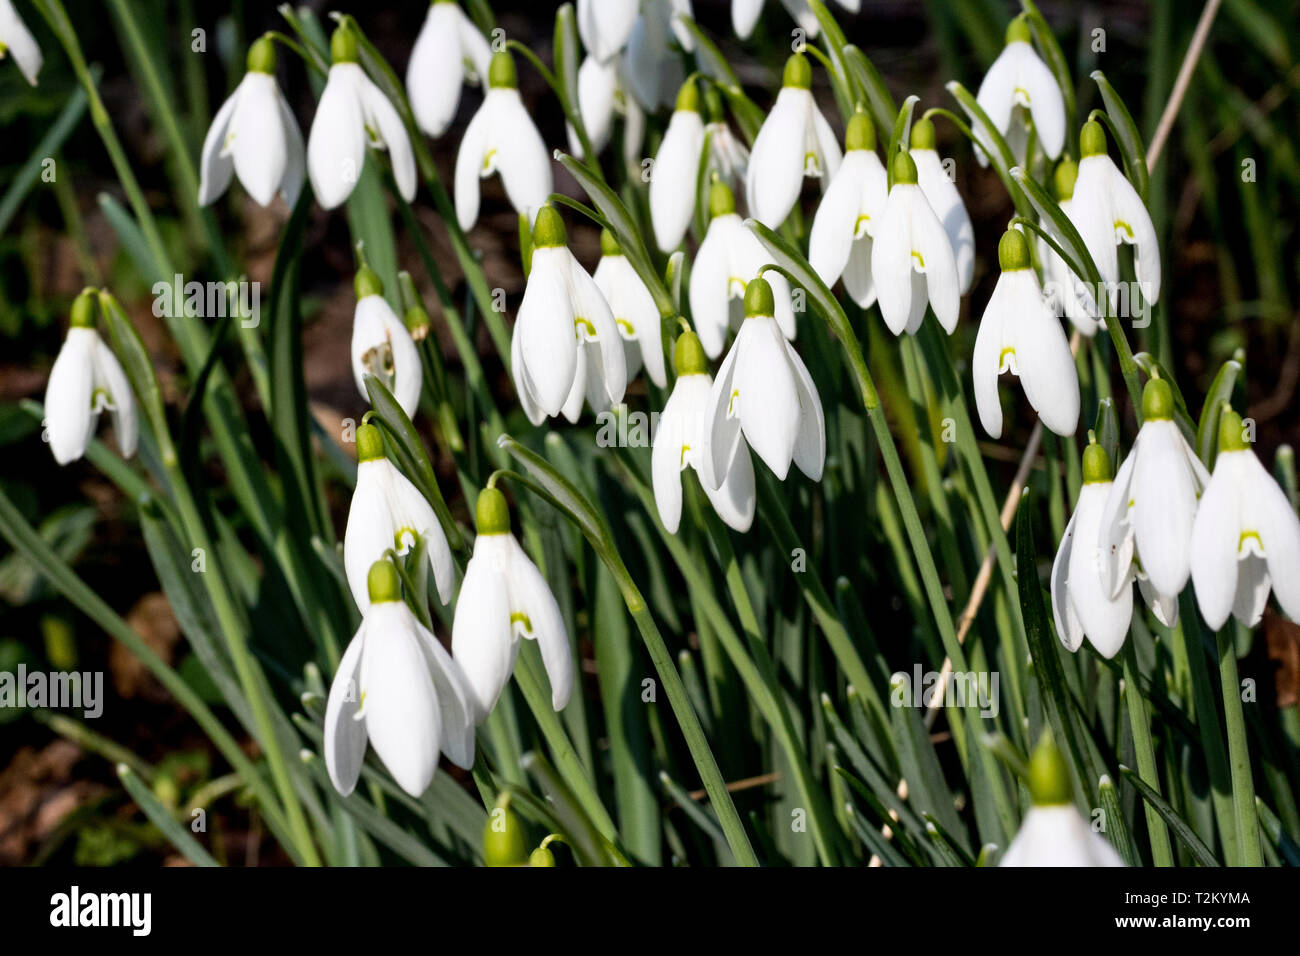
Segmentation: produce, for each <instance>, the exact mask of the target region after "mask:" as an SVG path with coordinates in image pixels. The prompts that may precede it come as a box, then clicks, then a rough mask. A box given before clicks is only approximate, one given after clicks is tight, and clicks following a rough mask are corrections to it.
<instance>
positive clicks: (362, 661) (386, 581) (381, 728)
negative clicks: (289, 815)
mask: <svg viewBox="0 0 1300 956" xmlns="http://www.w3.org/2000/svg"><path fill="white" fill-rule="evenodd" d="M366 582H367V583H366V591H367V595H366V596H367V598H368V599H369V600H368V601H367V603H366V606H365V607H366V610H365V614H364V616H363V617H362V620H361V626H360V627H359V628H357V633H356V636H355V637H353V638H352V641H351V642H350V643H349V644H348V646H347V650H345V651H344V652H343V658H342V659H341V660H340V661H339V669H338V673H336V674H335V675H334V683H333V684H332V685H330V694H329V699H328V701H327V702H326V704H325V731H324V744H325V769H326V770H328V771H329V777H330V783H332V784H334V789H335V790H337V791H338V792H339V793H340V794H342V795H343V796H345V797H346V796H347V795H348V794H350V793H351V792H352V791H353V789H354V788H355V787H356V785H357V780H358V779H359V778H360V776H361V764H362V761H363V760H364V758H365V755H366V743H367V742H369V743H370V744H371V745H372V746H373V747H374V748H375V753H376V754H378V755H379V759H380V760H382V761H383V763H384V766H385V767H386V768H388V772H389V773H390V774H392V777H393V779H394V780H396V781H397V784H398V786H400V787H401V788H402V789H403V790H405V791H406V792H407V793H409V794H410V795H411V796H413V797H419V796H420V795H421V794H423V793H424V791H425V790H427V789H428V787H429V783H430V782H431V781H432V780H433V775H434V772H435V771H436V770H437V769H438V752H439V751H441V752H442V753H444V754H446V756H447V759H448V760H450V761H451V762H452V763H454V764H455V765H456V766H458V767H461V768H463V769H466V770H468V769H469V768H470V767H471V766H473V764H474V717H475V711H474V701H473V697H472V695H471V691H470V686H469V682H468V681H467V680H466V679H465V675H464V674H463V673H462V672H461V669H460V665H459V664H457V663H456V662H455V661H454V660H453V659H452V656H451V655H450V654H448V653H447V651H446V649H445V648H444V647H443V646H442V644H441V643H440V642H439V641H438V639H437V638H436V637H434V636H433V635H432V634H431V633H429V631H428V629H426V628H425V627H424V625H423V624H421V623H420V622H419V621H418V620H417V619H416V617H415V615H414V614H412V613H411V609H410V608H408V607H407V606H406V604H405V603H404V602H403V601H402V585H401V579H400V578H399V577H398V574H397V569H396V568H395V567H394V566H393V565H392V563H391V562H389V561H376V562H375V563H374V565H373V566H371V568H370V570H369V572H368V574H367V575H366Z"/></svg>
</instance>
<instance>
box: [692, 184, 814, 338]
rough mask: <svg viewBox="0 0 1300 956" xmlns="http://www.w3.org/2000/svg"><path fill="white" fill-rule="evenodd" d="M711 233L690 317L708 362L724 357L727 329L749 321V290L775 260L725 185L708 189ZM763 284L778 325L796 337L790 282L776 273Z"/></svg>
mask: <svg viewBox="0 0 1300 956" xmlns="http://www.w3.org/2000/svg"><path fill="white" fill-rule="evenodd" d="M709 214H710V216H712V218H711V219H710V221H709V230H708V232H707V233H705V236H704V241H703V242H702V243H700V250H699V252H698V253H697V254H696V256H695V265H694V267H693V268H692V269H691V284H690V292H689V295H690V303H691V315H692V317H693V318H694V319H695V326H696V328H697V329H698V331H699V335H700V341H701V342H703V343H704V351H705V352H707V353H708V355H709V358H717V357H718V356H719V355H721V354H722V346H723V343H724V342H725V341H726V338H727V329H729V328H738V327H739V326H740V322H741V320H742V319H743V318H744V317H745V311H744V298H745V289H746V287H747V286H748V285H749V283H750V282H751V281H752V280H753V279H755V278H756V277H757V276H758V272H759V270H760V269H762V268H763V266H765V265H767V263H768V262H769V261H770V260H771V258H772V257H771V256H769V255H768V254H767V250H765V249H764V248H763V244H762V243H761V242H759V241H758V237H757V236H755V235H754V234H753V233H752V232H750V230H749V229H747V228H746V227H745V223H744V221H743V220H742V219H741V218H740V216H738V215H737V214H736V199H735V196H733V195H732V192H731V190H730V189H728V188H727V186H726V184H725V183H722V182H714V183H713V184H712V185H711V186H710V187H709ZM763 281H764V282H766V283H767V284H768V285H769V286H770V287H771V289H772V294H773V296H774V297H775V299H776V323H777V325H779V326H780V327H781V332H782V334H784V335H785V337H786V338H787V339H793V338H794V337H795V322H794V304H793V300H792V298H791V295H790V283H789V282H788V281H787V280H786V278H785V276H783V275H781V274H780V273H777V272H771V273H768V274H767V275H766V276H764V278H763Z"/></svg>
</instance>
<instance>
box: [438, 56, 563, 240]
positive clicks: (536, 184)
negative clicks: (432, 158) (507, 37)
mask: <svg viewBox="0 0 1300 956" xmlns="http://www.w3.org/2000/svg"><path fill="white" fill-rule="evenodd" d="M493 173H500V174H501V184H502V185H503V186H505V190H506V196H507V197H509V199H510V204H511V205H512V206H514V208H515V212H517V213H519V214H520V215H524V214H527V215H528V217H529V221H531V220H532V219H533V218H535V217H536V215H537V210H538V209H540V208H541V207H542V206H543V205H544V204H545V203H546V199H547V197H548V196H550V194H551V192H552V190H553V189H554V188H555V187H554V181H553V180H552V177H551V155H550V153H548V152H547V150H546V143H545V142H543V141H542V134H541V133H539V132H538V131H537V124H536V123H534V122H533V118H532V116H531V115H530V114H529V112H528V110H527V109H525V108H524V104H523V101H522V100H520V98H519V79H518V75H517V73H516V72H515V61H514V57H512V56H511V55H510V54H509V53H507V52H506V51H504V50H502V51H501V52H499V53H494V54H493V55H492V65H491V67H490V68H489V70H488V91H487V96H485V97H484V98H483V105H482V106H480V107H479V109H478V112H477V113H475V114H474V118H473V119H472V120H470V123H469V126H468V127H466V129H465V138H464V139H462V140H461V142H460V151H459V152H458V153H457V154H456V218H457V219H458V220H459V221H460V227H461V228H462V229H464V230H466V231H467V232H468V231H469V230H470V229H472V228H474V223H476V222H478V209H479V180H480V179H487V178H488V177H489V176H491V175H492V174H493Z"/></svg>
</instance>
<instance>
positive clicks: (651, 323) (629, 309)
mask: <svg viewBox="0 0 1300 956" xmlns="http://www.w3.org/2000/svg"><path fill="white" fill-rule="evenodd" d="M600 253H601V254H600V262H599V263H597V264H596V271H595V272H594V273H593V274H592V276H591V278H592V281H593V282H595V283H596V288H598V289H599V290H600V293H601V295H603V296H604V297H605V301H606V302H607V303H608V304H609V309H610V312H611V313H613V316H614V324H615V325H616V326H618V334H619V335H620V336H622V338H623V356H624V359H625V361H626V363H627V377H628V378H629V379H630V378H632V377H633V376H635V375H636V373H637V372H638V371H640V369H641V363H642V361H644V362H645V367H646V372H647V374H648V375H649V376H650V381H652V382H654V383H655V384H656V385H658V386H659V387H660V388H663V387H664V386H665V385H666V384H668V376H667V375H666V374H665V371H664V344H663V331H662V323H661V322H660V321H659V310H658V308H656V307H655V301H654V297H653V296H651V295H650V290H649V289H647V288H646V286H645V283H644V282H642V281H641V276H639V275H638V274H637V271H636V269H634V268H632V263H630V262H628V261H627V257H625V256H624V255H623V250H622V249H620V248H619V245H618V240H617V239H615V238H614V236H613V235H612V234H611V233H610V232H609V230H603V231H602V232H601V235H600Z"/></svg>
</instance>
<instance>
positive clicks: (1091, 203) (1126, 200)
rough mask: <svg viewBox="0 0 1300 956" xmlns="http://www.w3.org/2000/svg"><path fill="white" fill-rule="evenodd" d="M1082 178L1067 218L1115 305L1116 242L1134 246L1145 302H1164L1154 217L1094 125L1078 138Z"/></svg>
mask: <svg viewBox="0 0 1300 956" xmlns="http://www.w3.org/2000/svg"><path fill="white" fill-rule="evenodd" d="M1079 148H1080V151H1081V152H1082V158H1081V159H1080V160H1079V173H1078V178H1077V179H1076V181H1075V184H1074V198H1073V201H1072V202H1071V203H1070V211H1069V217H1070V221H1071V222H1072V223H1074V226H1075V228H1076V229H1078V230H1079V235H1080V236H1081V237H1082V238H1083V241H1084V244H1085V245H1086V246H1087V247H1088V253H1089V254H1090V255H1091V256H1092V259H1093V262H1095V263H1096V264H1097V271H1098V272H1099V273H1100V274H1101V278H1102V280H1103V281H1104V282H1105V283H1106V285H1107V288H1108V289H1110V290H1111V292H1110V294H1111V296H1112V300H1113V298H1114V296H1115V294H1116V293H1115V289H1116V286H1117V284H1118V282H1119V253H1118V251H1117V249H1116V246H1117V244H1118V243H1121V242H1122V243H1127V244H1129V245H1131V246H1133V268H1134V271H1135V272H1136V273H1137V279H1138V283H1139V285H1140V286H1141V290H1142V297H1143V298H1144V299H1145V300H1146V301H1147V302H1148V303H1152V304H1154V303H1155V302H1156V301H1157V300H1158V299H1159V298H1160V249H1159V246H1158V245H1157V243H1156V229H1155V226H1154V225H1152V223H1151V214H1150V213H1149V212H1147V207H1146V206H1145V205H1144V204H1143V202H1142V197H1141V196H1139V195H1138V192H1137V190H1136V189H1134V188H1133V184H1132V183H1130V182H1129V181H1128V179H1127V178H1126V177H1125V176H1124V174H1123V173H1122V172H1120V170H1119V167H1118V166H1116V165H1115V162H1114V160H1112V159H1111V158H1110V156H1109V155H1108V154H1107V152H1106V131H1105V129H1103V128H1102V125H1101V124H1100V123H1098V122H1097V121H1096V120H1089V121H1088V122H1087V123H1084V124H1083V131H1082V133H1080V135H1079Z"/></svg>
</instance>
